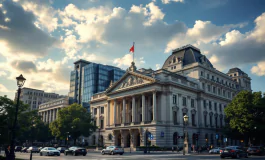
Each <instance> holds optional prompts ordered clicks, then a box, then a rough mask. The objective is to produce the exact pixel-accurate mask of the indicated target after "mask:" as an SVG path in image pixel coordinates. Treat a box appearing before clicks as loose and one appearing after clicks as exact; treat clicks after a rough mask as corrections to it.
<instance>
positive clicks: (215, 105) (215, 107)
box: [214, 102, 217, 111]
mask: <svg viewBox="0 0 265 160" xmlns="http://www.w3.org/2000/svg"><path fill="white" fill-rule="evenodd" d="M214 110H215V111H217V103H216V102H215V103H214Z"/></svg>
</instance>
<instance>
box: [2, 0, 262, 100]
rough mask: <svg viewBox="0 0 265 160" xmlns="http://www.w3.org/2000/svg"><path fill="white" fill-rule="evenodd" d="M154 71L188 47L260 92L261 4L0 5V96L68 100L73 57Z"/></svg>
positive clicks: (69, 0) (146, 0) (125, 0)
mask: <svg viewBox="0 0 265 160" xmlns="http://www.w3.org/2000/svg"><path fill="white" fill-rule="evenodd" d="M133 42H135V63H136V66H137V68H152V69H154V70H155V69H160V67H162V66H163V63H164V61H165V60H166V58H167V57H168V56H170V54H171V51H172V50H173V49H176V48H179V47H181V46H184V45H187V44H191V45H194V46H196V47H197V48H199V49H200V50H201V52H202V54H204V55H206V57H207V58H208V59H209V60H210V61H211V63H212V64H213V65H214V67H215V68H216V69H218V70H220V71H222V72H224V73H227V72H228V70H229V69H230V68H233V67H238V68H240V69H241V70H243V71H244V72H245V73H247V74H248V75H249V76H250V77H251V79H252V81H251V82H252V89H253V91H262V92H265V83H264V82H265V1H264V0H231V1H228V0H74V1H73V0H0V96H3V95H7V96H8V97H9V98H11V99H13V98H14V96H15V92H16V90H17V85H16V77H17V76H19V75H20V74H23V76H24V77H25V78H26V79H27V80H26V82H25V84H24V86H25V87H30V88H35V89H41V90H45V91H46V92H56V93H59V94H62V95H67V94H68V92H69V79H70V71H71V70H73V62H75V61H77V60H79V59H85V60H87V61H91V62H96V63H101V64H107V65H113V66H117V67H120V68H122V69H127V68H128V67H129V66H130V63H131V61H132V54H131V53H129V49H130V47H131V46H132V44H133Z"/></svg>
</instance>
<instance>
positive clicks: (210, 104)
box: [209, 101, 212, 110]
mask: <svg viewBox="0 0 265 160" xmlns="http://www.w3.org/2000/svg"><path fill="white" fill-rule="evenodd" d="M209 109H210V110H211V109H212V102H211V101H209Z"/></svg>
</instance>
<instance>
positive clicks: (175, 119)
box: [173, 111, 178, 125]
mask: <svg viewBox="0 0 265 160" xmlns="http://www.w3.org/2000/svg"><path fill="white" fill-rule="evenodd" d="M173 120H174V124H175V125H176V124H177V123H178V120H177V112H176V111H174V112H173Z"/></svg>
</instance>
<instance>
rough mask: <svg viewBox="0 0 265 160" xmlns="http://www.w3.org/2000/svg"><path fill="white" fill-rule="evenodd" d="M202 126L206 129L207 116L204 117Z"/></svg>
mask: <svg viewBox="0 0 265 160" xmlns="http://www.w3.org/2000/svg"><path fill="white" fill-rule="evenodd" d="M204 126H205V127H207V115H204Z"/></svg>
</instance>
